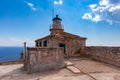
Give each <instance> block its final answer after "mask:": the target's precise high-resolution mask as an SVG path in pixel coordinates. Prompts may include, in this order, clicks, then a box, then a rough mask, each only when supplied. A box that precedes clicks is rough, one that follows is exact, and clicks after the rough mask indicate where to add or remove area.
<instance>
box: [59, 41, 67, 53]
mask: <svg viewBox="0 0 120 80" xmlns="http://www.w3.org/2000/svg"><path fill="white" fill-rule="evenodd" d="M59 47H62V48H64V54H65V55H66V45H65V44H63V43H59Z"/></svg>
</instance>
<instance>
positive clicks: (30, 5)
mask: <svg viewBox="0 0 120 80" xmlns="http://www.w3.org/2000/svg"><path fill="white" fill-rule="evenodd" d="M24 2H25V3H26V4H27V5H28V6H29V7H30V8H31V9H32V10H33V11H36V8H35V7H34V5H33V3H30V2H26V1H24Z"/></svg>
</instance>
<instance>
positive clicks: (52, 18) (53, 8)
mask: <svg viewBox="0 0 120 80" xmlns="http://www.w3.org/2000/svg"><path fill="white" fill-rule="evenodd" d="M53 18H54V7H53V9H52V19H53Z"/></svg>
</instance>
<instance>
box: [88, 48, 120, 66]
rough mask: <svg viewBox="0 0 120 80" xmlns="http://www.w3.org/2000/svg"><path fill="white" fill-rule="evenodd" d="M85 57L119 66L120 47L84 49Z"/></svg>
mask: <svg viewBox="0 0 120 80" xmlns="http://www.w3.org/2000/svg"><path fill="white" fill-rule="evenodd" d="M86 55H87V57H90V58H93V59H96V60H99V61H103V62H106V63H109V64H113V65H116V66H120V47H101V46H91V47H86Z"/></svg>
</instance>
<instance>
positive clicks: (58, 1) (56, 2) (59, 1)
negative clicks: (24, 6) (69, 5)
mask: <svg viewBox="0 0 120 80" xmlns="http://www.w3.org/2000/svg"><path fill="white" fill-rule="evenodd" d="M62 3H63V1H62V0H57V1H54V4H55V5H58V4H60V5H62Z"/></svg>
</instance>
